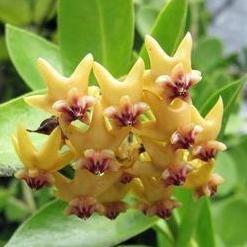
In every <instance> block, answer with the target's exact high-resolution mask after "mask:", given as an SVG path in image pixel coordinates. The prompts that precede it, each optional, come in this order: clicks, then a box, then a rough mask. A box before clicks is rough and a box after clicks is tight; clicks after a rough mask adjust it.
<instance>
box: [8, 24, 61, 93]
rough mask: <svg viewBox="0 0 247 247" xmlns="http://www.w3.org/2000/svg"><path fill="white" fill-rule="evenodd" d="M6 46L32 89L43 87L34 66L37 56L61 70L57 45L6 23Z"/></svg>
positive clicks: (18, 69)
mask: <svg viewBox="0 0 247 247" xmlns="http://www.w3.org/2000/svg"><path fill="white" fill-rule="evenodd" d="M6 42H7V48H8V52H9V55H10V58H11V60H12V62H13V63H14V65H15V67H16V69H17V71H18V72H19V74H20V75H21V77H22V78H23V80H24V81H25V82H26V84H27V85H28V86H29V87H30V88H31V89H33V90H36V89H41V88H44V83H43V80H42V78H41V76H40V75H39V73H38V70H37V68H36V60H37V58H39V57H42V58H44V59H46V60H47V61H48V62H49V63H51V65H52V66H54V67H55V68H56V69H57V70H58V71H59V72H61V70H62V69H61V64H60V54H59V50H58V47H57V46H56V45H54V44H52V43H51V42H49V41H47V40H45V39H43V38H41V37H39V36H37V35H35V34H33V33H30V32H28V31H25V30H23V29H19V28H17V27H14V26H10V25H7V29H6Z"/></svg>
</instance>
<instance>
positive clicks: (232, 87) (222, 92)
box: [199, 77, 246, 136]
mask: <svg viewBox="0 0 247 247" xmlns="http://www.w3.org/2000/svg"><path fill="white" fill-rule="evenodd" d="M245 80H246V77H243V78H242V79H240V80H237V81H234V82H232V83H229V84H227V85H226V86H224V87H222V88H220V89H219V90H218V91H216V92H215V93H214V94H212V95H211V97H209V99H208V100H207V101H206V102H205V103H204V104H203V105H202V107H201V108H200V109H199V111H200V112H201V114H202V115H203V116H205V115H206V114H207V113H208V111H209V110H210V109H211V108H212V107H213V106H214V104H215V103H216V101H217V100H218V99H219V97H220V96H221V97H222V99H223V103H224V116H223V121H222V127H221V133H220V136H222V134H223V132H224V130H225V127H226V124H227V121H228V119H229V116H230V114H231V112H232V109H233V106H234V104H235V102H236V99H237V97H238V95H239V93H240V91H241V90H242V88H243V85H244V82H245Z"/></svg>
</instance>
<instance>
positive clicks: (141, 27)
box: [136, 5, 158, 37]
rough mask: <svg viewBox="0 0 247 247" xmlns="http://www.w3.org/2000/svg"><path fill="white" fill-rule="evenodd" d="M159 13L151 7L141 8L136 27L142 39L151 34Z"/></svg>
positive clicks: (137, 15) (138, 12)
mask: <svg viewBox="0 0 247 247" xmlns="http://www.w3.org/2000/svg"><path fill="white" fill-rule="evenodd" d="M157 15H158V11H157V10H156V9H154V8H152V7H150V6H145V5H144V6H142V5H141V6H140V7H139V9H138V11H137V14H136V27H137V29H138V31H139V33H140V34H141V36H142V37H145V35H146V34H147V33H150V32H151V30H152V27H153V24H154V21H155V19H156V17H157Z"/></svg>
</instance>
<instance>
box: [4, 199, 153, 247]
mask: <svg viewBox="0 0 247 247" xmlns="http://www.w3.org/2000/svg"><path fill="white" fill-rule="evenodd" d="M64 208H65V204H64V203H63V202H60V201H55V202H52V203H50V204H48V205H47V206H46V207H44V208H43V209H41V210H40V211H38V212H37V213H36V214H35V215H34V216H33V217H31V218H30V219H29V220H27V221H26V222H25V223H24V224H23V225H22V226H21V227H20V228H19V230H17V232H16V233H15V234H14V235H13V237H12V238H11V239H10V241H9V242H8V244H7V245H6V247H12V246H13V247H19V246H20V247H21V246H25V247H33V246H47V243H49V247H57V246H60V247H67V246H73V247H81V246H83V247H91V246H93V247H109V246H114V245H117V244H119V243H121V242H123V241H125V240H127V239H128V238H131V237H133V236H135V235H137V234H139V233H141V232H143V231H145V230H146V229H147V228H149V227H150V226H152V224H154V222H155V221H156V219H155V218H150V217H146V216H144V215H143V214H142V213H141V212H138V211H135V210H129V211H128V212H127V213H124V214H121V215H120V216H119V217H118V218H117V219H116V220H114V221H111V220H108V219H106V218H105V217H101V216H94V217H92V218H90V219H89V220H87V221H83V220H81V219H78V218H76V217H74V216H71V217H69V216H66V215H65V214H64Z"/></svg>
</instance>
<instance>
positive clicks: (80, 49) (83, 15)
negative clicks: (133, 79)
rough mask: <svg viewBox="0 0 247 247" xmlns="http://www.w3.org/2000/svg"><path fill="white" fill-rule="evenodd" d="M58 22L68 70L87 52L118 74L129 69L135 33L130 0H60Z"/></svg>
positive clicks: (63, 57)
mask: <svg viewBox="0 0 247 247" xmlns="http://www.w3.org/2000/svg"><path fill="white" fill-rule="evenodd" d="M58 24H59V43H60V46H61V54H62V61H63V65H64V69H65V72H66V73H71V72H72V71H73V69H74V68H75V66H76V65H77V63H78V62H79V61H80V60H81V59H82V58H83V57H84V56H85V55H86V54H88V53H92V54H93V56H94V58H95V60H96V61H98V62H100V63H102V64H103V65H104V66H106V68H107V69H109V70H110V71H111V73H112V74H113V75H115V76H120V75H123V74H124V73H125V72H126V71H127V70H128V68H129V63H130V60H131V55H132V46H133V36H134V16H133V3H132V1H131V0H90V1H81V0H73V1H67V0H60V2H59V11H58Z"/></svg>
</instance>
